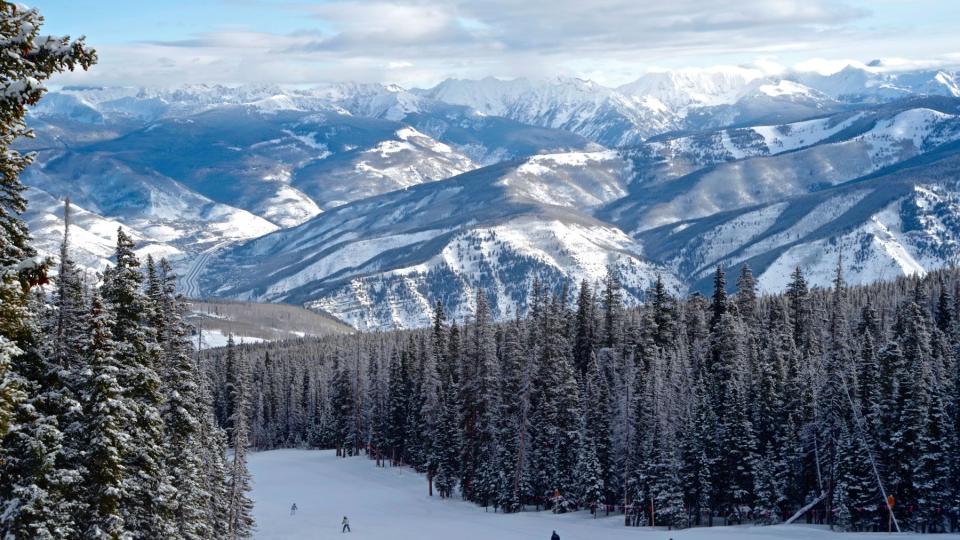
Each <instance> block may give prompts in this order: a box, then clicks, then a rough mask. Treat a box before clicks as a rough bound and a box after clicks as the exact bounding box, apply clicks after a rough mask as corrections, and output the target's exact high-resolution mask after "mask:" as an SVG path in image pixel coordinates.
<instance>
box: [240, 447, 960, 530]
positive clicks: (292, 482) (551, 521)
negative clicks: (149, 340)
mask: <svg viewBox="0 0 960 540" xmlns="http://www.w3.org/2000/svg"><path fill="white" fill-rule="evenodd" d="M249 466H250V471H251V473H252V474H253V500H254V501H255V503H256V506H255V507H254V515H255V517H256V520H257V532H256V536H255V537H256V538H257V539H260V540H281V539H282V540H297V539H310V540H326V539H334V538H339V539H349V540H363V539H377V540H434V539H436V540H446V539H450V540H453V539H456V540H538V539H540V540H548V539H549V538H550V534H551V532H552V531H553V530H556V531H557V533H558V534H559V535H560V538H561V539H562V540H608V539H609V540H620V539H631V540H667V539H670V538H673V539H676V540H741V539H743V540H754V539H756V540H760V539H776V540H819V539H837V540H851V539H857V540H862V539H865V538H878V539H879V538H886V537H887V535H885V534H855V533H847V534H842V535H841V534H838V533H832V532H830V531H828V530H826V529H824V528H820V527H811V526H806V525H784V526H776V527H752V526H742V527H713V528H699V529H688V530H684V531H667V530H664V529H658V530H652V529H650V528H633V527H630V528H627V527H624V526H623V516H619V515H611V516H610V517H607V518H603V517H601V518H598V519H593V518H592V517H591V516H590V514H589V513H587V512H577V513H574V514H566V515H556V514H552V513H550V512H523V513H519V514H509V515H504V514H499V513H494V512H493V511H492V510H490V511H484V509H483V508H480V507H477V506H475V505H473V504H470V503H466V502H463V501H460V500H459V499H453V500H441V499H439V498H438V497H433V498H430V497H428V496H427V484H426V480H425V479H424V477H423V476H421V475H419V474H416V473H414V472H413V471H411V470H410V469H407V468H400V467H396V468H393V467H387V468H377V467H376V466H375V465H374V462H373V461H370V460H368V459H366V458H365V457H359V458H347V459H343V458H338V457H336V456H335V455H334V453H333V452H332V451H315V450H273V451H270V452H255V453H252V454H250V455H249ZM293 503H296V504H297V508H298V510H297V513H296V515H294V516H291V515H290V505H291V504H293ZM344 515H346V516H347V517H349V519H350V527H351V528H352V530H353V532H352V533H349V535H344V534H341V532H340V520H341V519H343V516H344ZM937 538H943V539H944V540H947V539H957V538H960V536H958V535H938V536H937Z"/></svg>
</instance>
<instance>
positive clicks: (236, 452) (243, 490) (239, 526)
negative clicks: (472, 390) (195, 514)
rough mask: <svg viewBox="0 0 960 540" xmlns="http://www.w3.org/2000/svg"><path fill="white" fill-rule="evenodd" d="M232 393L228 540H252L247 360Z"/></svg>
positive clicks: (237, 367) (239, 366)
mask: <svg viewBox="0 0 960 540" xmlns="http://www.w3.org/2000/svg"><path fill="white" fill-rule="evenodd" d="M233 378H234V381H235V385H234V388H233V393H232V394H231V396H230V401H231V402H232V404H233V406H232V411H233V422H232V424H233V431H232V433H231V435H232V439H231V440H230V447H231V448H233V459H232V460H231V462H230V465H229V468H228V471H227V507H226V514H227V537H228V538H230V539H232V540H238V539H241V538H252V537H253V531H254V527H255V522H254V520H253V514H252V512H253V501H251V500H250V498H249V496H248V494H249V493H250V472H249V471H248V470H247V445H248V439H247V437H248V427H247V412H248V411H247V405H248V402H247V400H248V388H247V381H248V368H247V363H246V361H245V358H244V356H243V355H242V354H241V355H239V356H238V357H237V359H236V363H235V364H234V377H233Z"/></svg>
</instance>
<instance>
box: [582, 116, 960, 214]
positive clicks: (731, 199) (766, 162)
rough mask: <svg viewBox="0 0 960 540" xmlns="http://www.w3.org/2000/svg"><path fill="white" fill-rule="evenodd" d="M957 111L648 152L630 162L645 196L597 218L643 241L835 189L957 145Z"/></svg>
mask: <svg viewBox="0 0 960 540" xmlns="http://www.w3.org/2000/svg"><path fill="white" fill-rule="evenodd" d="M958 104H960V102H957V101H956V100H948V101H945V102H941V101H936V100H931V101H919V102H907V103H904V104H901V105H900V106H897V107H881V108H879V109H871V110H864V111H861V112H859V113H856V114H853V115H852V116H851V114H850V113H839V114H838V115H835V116H832V117H828V118H824V119H816V120H810V121H805V122H800V123H796V124H787V125H783V126H758V127H751V128H739V129H735V130H721V131H719V132H712V133H711V132H706V133H700V134H697V135H693V136H690V137H682V138H679V139H673V140H670V139H668V140H665V141H662V142H660V141H658V142H653V143H651V144H650V145H648V147H646V148H644V147H641V148H639V149H637V150H636V153H635V154H634V156H633V158H634V161H636V165H635V168H636V169H637V170H639V171H641V173H640V175H639V177H638V178H637V181H638V182H640V183H641V186H642V187H643V189H641V190H635V193H633V194H631V196H629V197H625V198H623V199H621V200H619V201H616V202H614V203H612V204H611V205H609V207H608V208H606V209H604V210H603V211H602V212H601V213H600V214H599V215H600V216H601V217H603V218H605V219H608V220H610V221H613V222H614V223H616V224H618V225H620V226H621V227H623V228H624V229H625V230H627V231H628V232H642V231H645V230H648V229H651V228H655V227H660V226H663V225H667V224H670V223H676V222H679V221H682V220H687V219H692V218H700V217H705V216H710V215H713V214H716V213H718V212H725V211H729V210H734V209H739V208H745V207H748V206H750V205H754V204H761V203H767V202H771V201H775V200H777V199H780V198H784V197H789V196H796V195H802V194H805V193H810V192H813V191H817V190H820V189H824V188H826V187H830V186H835V185H840V184H843V183H846V182H849V181H852V180H855V179H857V178H860V177H863V176H865V175H869V174H872V173H875V172H877V171H879V170H881V169H883V168H885V167H891V166H896V165H897V164H899V163H902V162H905V161H907V160H909V159H912V158H915V157H917V156H920V155H923V154H926V153H928V152H932V151H935V150H937V149H938V148H940V147H944V146H946V145H949V144H950V143H952V142H954V141H957V140H960V116H958V115H957V114H956V111H957V110H958ZM934 106H936V107H937V109H933V108H931V107H934ZM951 110H952V111H954V112H952V113H951V112H947V111H951ZM791 147H792V148H791ZM790 150H792V151H790Z"/></svg>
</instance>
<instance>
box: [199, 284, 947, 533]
mask: <svg viewBox="0 0 960 540" xmlns="http://www.w3.org/2000/svg"><path fill="white" fill-rule="evenodd" d="M838 268H839V265H838ZM735 281H736V283H735V285H734V286H732V287H728V285H727V276H726V275H725V273H724V271H723V270H722V269H720V268H718V269H717V271H716V275H715V290H714V292H713V294H712V295H711V296H710V297H705V296H701V295H696V294H695V295H693V296H691V297H689V298H687V299H684V300H680V299H678V298H675V297H674V296H672V295H671V294H670V293H669V292H668V291H667V290H666V288H665V287H664V286H663V284H662V283H661V282H660V281H657V282H656V283H655V284H654V286H653V287H652V288H651V289H650V290H649V291H646V298H647V300H648V302H647V303H646V305H645V306H643V307H641V308H637V309H626V308H624V306H623V301H622V297H621V292H620V287H619V284H618V283H617V282H616V280H615V279H614V278H609V279H608V280H607V282H606V283H604V284H600V285H599V286H591V285H590V284H587V283H584V284H582V285H581V287H580V290H579V293H578V294H577V295H575V298H572V296H573V295H570V294H568V292H567V291H563V290H561V291H547V290H544V289H543V288H542V287H540V286H539V285H535V286H534V287H533V290H532V291H531V298H530V306H531V307H530V313H529V316H528V317H526V318H524V319H519V318H518V319H515V320H513V321H510V322H507V323H501V324H495V323H493V322H492V321H491V315H490V312H489V307H488V305H487V302H486V299H485V296H484V295H483V294H482V293H479V294H478V295H477V297H476V304H475V315H474V316H473V317H472V318H471V319H470V320H468V321H449V320H447V319H446V317H445V316H444V311H443V306H442V305H439V304H438V305H437V306H436V309H435V313H436V316H435V319H434V324H433V325H432V327H431V328H429V329H423V330H417V331H405V332H386V333H367V334H357V335H353V336H340V337H330V338H324V339H312V340H311V339H305V340H299V341H290V342H281V343H273V344H259V345H248V346H244V347H243V348H242V350H244V351H246V352H247V356H248V357H249V358H250V359H251V365H250V372H249V380H250V381H251V408H250V411H249V412H250V417H249V421H250V429H251V442H252V444H254V445H255V446H257V447H259V448H264V449H266V448H277V447H290V446H293V447H317V448H336V449H337V451H338V452H339V453H340V454H341V455H344V456H350V455H357V454H361V453H367V454H369V456H370V457H371V459H376V460H377V461H378V463H393V464H404V465H409V466H412V467H414V468H416V469H417V470H418V471H421V472H423V473H425V475H426V478H427V479H428V482H429V489H430V490H431V492H433V491H434V490H435V491H436V492H437V493H438V494H439V496H441V497H450V496H454V495H460V496H462V497H464V498H466V499H468V500H470V501H474V502H476V503H478V504H481V505H484V506H489V507H493V508H496V509H499V510H501V511H504V512H515V511H519V510H522V509H524V508H527V507H539V508H552V509H554V511H557V512H563V511H568V510H573V509H583V508H587V509H592V510H594V511H598V512H604V513H607V512H624V515H625V522H626V524H627V525H632V526H635V525H644V524H656V525H663V526H672V527H687V526H693V525H706V524H722V523H734V522H736V523H739V522H745V521H747V520H750V521H753V522H758V523H777V522H781V521H784V520H786V519H789V518H790V517H791V516H792V515H793V514H794V513H796V512H797V511H798V510H801V509H807V511H806V512H804V513H803V514H802V519H804V520H807V521H816V522H822V523H829V524H830V525H832V526H833V527H834V528H835V529H838V530H886V528H887V526H888V521H890V514H889V512H888V510H887V507H886V503H885V500H886V496H888V495H890V496H893V497H894V498H895V506H894V517H895V518H896V523H897V524H898V525H899V526H900V527H901V528H902V529H904V530H917V531H927V532H938V531H946V530H951V529H954V530H955V529H956V528H957V527H958V525H957V507H958V502H960V452H958V438H957V434H958V431H960V414H958V413H960V398H958V395H960V394H958V388H960V362H958V361H957V354H958V346H960V323H958V320H960V271H957V270H945V271H942V272H938V273H935V274H932V275H930V276H927V277H926V278H903V279H900V280H898V281H896V282H891V283H880V284H875V285H871V286H866V287H848V286H847V285H846V284H845V283H844V282H843V278H842V274H841V273H840V272H839V271H838V272H837V276H836V282H835V286H834V287H832V288H830V289H810V288H809V287H808V286H807V285H806V283H805V280H804V276H803V274H802V272H801V271H800V270H797V271H796V272H794V273H793V275H792V276H791V279H790V283H789V286H788V287H787V291H786V292H785V293H784V294H779V295H760V294H758V292H757V284H756V281H755V279H754V277H753V275H752V274H751V272H750V270H749V268H746V267H744V268H742V269H740V272H739V276H738V277H737V279H736V280H735ZM728 289H729V290H728ZM230 354H232V353H227V352H224V351H211V352H210V358H211V360H212V361H211V363H210V369H211V371H212V376H213V377H214V379H215V381H217V384H216V385H215V386H216V388H217V399H216V402H217V414H218V416H219V417H220V418H221V419H222V420H225V419H227V418H229V417H231V416H233V415H235V412H233V411H231V410H230V409H229V408H228V406H229V400H228V399H226V395H227V392H226V390H225V389H228V388H230V385H231V384H232V383H230V382H229V377H228V374H229V373H230V372H231V370H230V369H229V364H230V362H231V360H230Z"/></svg>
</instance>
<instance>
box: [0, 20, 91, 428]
mask: <svg viewBox="0 0 960 540" xmlns="http://www.w3.org/2000/svg"><path fill="white" fill-rule="evenodd" d="M42 25H43V17H42V16H40V13H39V12H38V11H37V10H35V9H29V8H26V7H24V6H23V5H21V4H16V3H12V2H4V3H2V4H0V39H2V41H3V43H4V52H5V55H4V60H3V62H2V64H0V75H2V80H3V81H4V86H5V90H4V92H3V93H2V95H0V437H3V436H4V435H5V434H6V432H7V430H8V429H9V427H10V422H11V419H12V415H13V412H14V408H15V404H16V402H17V401H19V400H21V399H24V398H25V397H26V393H25V391H24V389H23V388H21V387H20V386H19V384H18V380H19V377H18V376H17V374H15V373H14V372H13V371H12V370H11V367H10V364H11V362H12V359H13V358H14V357H16V356H18V355H20V354H22V353H23V352H25V351H26V352H27V353H29V351H30V349H31V347H32V343H33V337H32V336H31V332H30V321H31V314H30V312H29V309H28V306H27V302H28V298H29V292H30V288H31V287H33V286H35V285H38V284H41V283H44V282H46V267H47V264H46V262H45V261H40V260H39V259H37V258H36V252H35V251H34V249H33V247H32V246H31V245H30V243H29V241H30V237H29V233H28V231H27V226H26V223H24V221H23V219H22V217H21V216H22V215H23V213H24V212H25V211H26V208H27V201H26V199H25V198H24V196H23V191H24V189H25V188H24V186H23V185H22V184H21V183H20V174H21V173H22V172H23V170H24V169H25V168H26V167H27V166H28V165H29V164H30V163H31V162H32V161H33V159H34V155H33V154H23V153H21V152H19V151H18V150H16V149H14V148H13V145H14V143H15V142H16V141H17V140H18V139H24V138H30V137H32V136H33V131H32V130H31V129H30V128H28V127H27V125H26V123H25V122H24V117H25V116H26V113H27V107H29V106H31V105H35V104H36V103H37V102H38V101H39V100H40V98H41V97H42V96H43V94H44V93H45V92H46V87H44V84H43V83H44V82H45V81H47V80H48V79H49V78H50V77H51V76H53V75H54V74H56V73H60V72H63V71H66V70H70V71H73V70H74V69H76V68H81V69H84V70H86V69H88V68H89V67H90V66H91V65H93V64H94V63H96V60H97V55H96V53H95V52H94V51H93V49H89V48H87V46H86V44H85V43H84V42H83V39H82V38H81V39H78V40H75V41H71V40H70V38H69V37H50V36H43V35H41V34H40V31H41V27H42Z"/></svg>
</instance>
